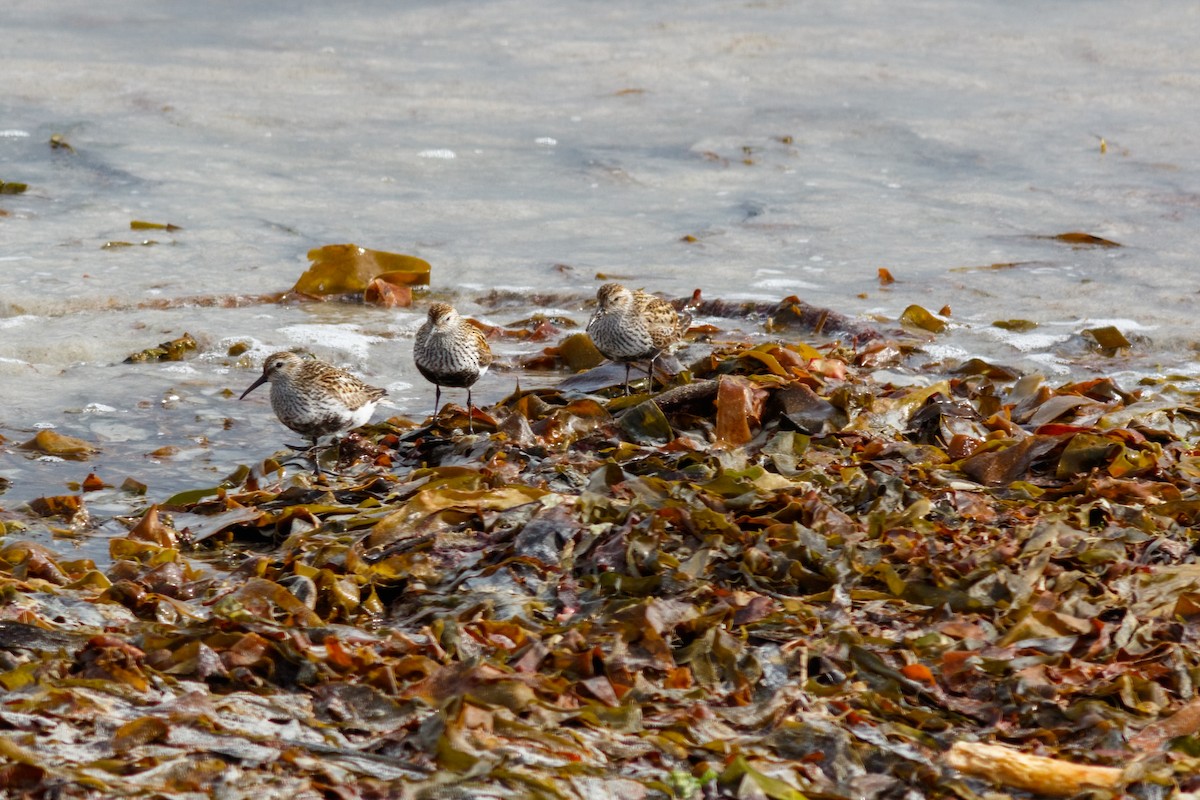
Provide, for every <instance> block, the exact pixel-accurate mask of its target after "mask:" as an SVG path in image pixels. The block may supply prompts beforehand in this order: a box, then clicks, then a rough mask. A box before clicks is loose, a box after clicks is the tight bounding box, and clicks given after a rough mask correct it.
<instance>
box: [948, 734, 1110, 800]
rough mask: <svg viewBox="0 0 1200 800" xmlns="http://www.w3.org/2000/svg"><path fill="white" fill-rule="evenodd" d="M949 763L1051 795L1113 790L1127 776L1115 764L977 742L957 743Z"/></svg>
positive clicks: (1064, 795)
mask: <svg viewBox="0 0 1200 800" xmlns="http://www.w3.org/2000/svg"><path fill="white" fill-rule="evenodd" d="M946 763H947V764H949V765H950V766H951V767H953V768H954V769H956V770H958V771H959V772H964V773H966V774H968V775H975V776H977V777H981V778H989V779H990V780H992V781H993V782H995V783H999V784H1003V785H1004V786H1012V787H1014V788H1017V789H1024V790H1026V791H1030V792H1036V793H1037V794H1042V795H1047V796H1051V797H1069V796H1071V795H1075V794H1079V793H1080V792H1082V791H1084V790H1085V789H1095V788H1101V789H1112V788H1114V787H1117V786H1120V785H1121V783H1122V782H1123V775H1124V771H1123V770H1120V769H1117V768H1116V767H1097V766H1092V765H1091V764H1076V763H1074V762H1071V761H1063V760H1061V759H1057V758H1046V757H1045V756H1031V755H1029V754H1027V753H1022V752H1021V751H1019V750H1014V749H1012V748H1010V747H1002V746H1000V745H994V744H976V743H974V742H955V743H954V746H953V747H951V748H950V750H949V752H947V753H946Z"/></svg>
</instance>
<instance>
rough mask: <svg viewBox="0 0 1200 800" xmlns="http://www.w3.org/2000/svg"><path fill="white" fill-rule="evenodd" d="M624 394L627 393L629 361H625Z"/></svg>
mask: <svg viewBox="0 0 1200 800" xmlns="http://www.w3.org/2000/svg"><path fill="white" fill-rule="evenodd" d="M625 394H626V396H628V395H629V362H628V361H626V362H625Z"/></svg>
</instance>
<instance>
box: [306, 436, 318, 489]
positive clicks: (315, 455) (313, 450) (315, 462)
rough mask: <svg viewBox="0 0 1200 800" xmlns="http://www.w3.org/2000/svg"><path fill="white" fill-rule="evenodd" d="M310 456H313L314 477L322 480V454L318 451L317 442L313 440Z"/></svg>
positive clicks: (309, 450) (309, 449)
mask: <svg viewBox="0 0 1200 800" xmlns="http://www.w3.org/2000/svg"><path fill="white" fill-rule="evenodd" d="M308 452H309V455H311V456H312V463H313V475H314V476H315V477H316V479H317V480H320V479H321V454H320V453H319V452H318V451H317V440H316V439H315V438H314V439H313V440H312V446H311V447H310V448H308Z"/></svg>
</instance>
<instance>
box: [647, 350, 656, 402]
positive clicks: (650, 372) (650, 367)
mask: <svg viewBox="0 0 1200 800" xmlns="http://www.w3.org/2000/svg"><path fill="white" fill-rule="evenodd" d="M656 358H658V356H651V357H650V363H649V364H647V365H646V391H648V392H650V394H654V359H656Z"/></svg>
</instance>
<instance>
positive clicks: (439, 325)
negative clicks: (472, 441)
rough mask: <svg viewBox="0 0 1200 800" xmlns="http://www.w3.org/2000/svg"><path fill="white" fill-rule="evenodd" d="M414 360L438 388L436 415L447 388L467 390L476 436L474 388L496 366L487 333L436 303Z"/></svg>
mask: <svg viewBox="0 0 1200 800" xmlns="http://www.w3.org/2000/svg"><path fill="white" fill-rule="evenodd" d="M413 359H414V360H415V361H416V362H417V369H418V370H420V371H421V374H422V375H424V376H425V380H427V381H429V382H430V383H432V384H433V385H434V386H435V387H436V389H435V394H434V398H433V416H435V417H436V416H437V413H438V409H439V408H440V407H441V404H442V387H443V386H449V387H453V388H457V389H462V388H465V389H466V390H467V430H469V431H471V432H472V433H474V431H475V423H474V420H473V418H472V414H471V387H472V386H473V385H474V384H475V381H477V380H479V378H480V376H482V375H483V373H485V372H487V369H488V367H489V366H490V365H491V363H492V350H491V348H490V347H488V343H487V339H485V338H484V336H483V333H482V332H480V330H479V329H478V328H476V327H475V326H474V325H472V324H471V323H469V322H467V321H466V320H465V319H463V318H462V316H460V315H459V313H458V312H457V311H455V310H454V308H453V307H452V306H450V305H448V304H446V303H434V304H433V305H431V306H430V307H429V318H428V319H427V320H425V324H424V325H422V326H421V329H420V330H419V331H417V340H416V343H415V344H414V345H413Z"/></svg>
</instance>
